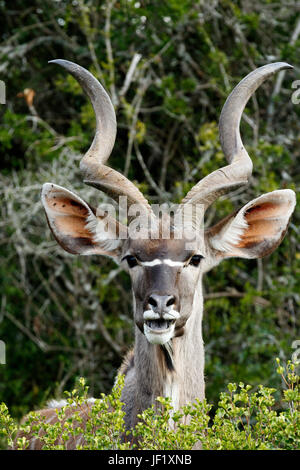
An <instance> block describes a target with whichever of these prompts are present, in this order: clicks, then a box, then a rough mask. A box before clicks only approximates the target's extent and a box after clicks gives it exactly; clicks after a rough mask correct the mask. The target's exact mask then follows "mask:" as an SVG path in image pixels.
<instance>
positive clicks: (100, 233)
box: [42, 60, 295, 345]
mask: <svg viewBox="0 0 300 470" xmlns="http://www.w3.org/2000/svg"><path fill="white" fill-rule="evenodd" d="M52 62H54V63H56V64H58V65H61V66H62V67H64V68H65V69H66V70H67V71H68V72H70V73H71V74H72V75H73V76H74V77H75V79H76V80H77V81H78V82H79V83H80V85H81V86H82V88H83V90H84V91H85V93H86V94H87V95H88V97H89V98H90V100H91V102H92V105H93V108H94V111H95V115H96V133H95V137H94V140H93V142H92V145H91V147H90V148H89V150H88V151H87V153H86V154H85V155H84V157H83V159H82V161H81V164H80V168H81V170H82V172H83V177H84V182H85V183H86V184H88V185H91V186H94V187H96V188H97V189H100V190H101V191H103V192H105V193H107V194H108V195H109V196H110V197H112V198H113V199H115V200H116V201H118V202H119V200H120V199H122V200H124V199H125V200H126V204H127V209H128V210H127V221H128V222H129V225H126V224H123V223H121V222H120V221H117V219H116V218H115V217H113V216H112V215H110V214H109V213H108V212H107V211H105V210H103V209H101V207H100V208H99V209H98V210H97V211H96V210H95V209H94V208H92V207H91V206H90V205H89V204H88V203H86V202H85V201H83V200H82V199H81V198H80V197H78V196H77V195H75V194H74V193H72V192H70V191H68V190H67V189H64V188H62V187H59V186H57V185H55V184H51V183H46V184H44V186H43V190H42V202H43V205H44V208H45V211H46V216H47V220H48V223H49V226H50V228H51V230H52V232H53V235H54V237H55V238H56V240H57V241H58V243H59V244H60V245H61V246H62V247H63V248H64V249H65V250H67V251H68V252H70V253H73V254H81V255H91V254H98V255H105V256H110V257H112V258H114V259H115V260H116V261H117V262H118V263H121V265H122V266H123V267H124V268H125V269H126V270H128V272H129V274H130V277H131V280H132V289H133V298H134V318H135V323H136V325H137V326H138V328H139V330H140V331H141V332H142V333H143V334H144V335H145V336H146V338H147V340H148V341H149V342H150V343H154V344H161V345H162V344H166V343H168V342H169V341H170V340H171V339H172V338H173V337H176V336H180V335H183V334H184V332H185V329H184V327H185V325H186V322H187V320H188V318H189V316H190V315H191V313H192V312H193V310H194V304H195V303H196V302H199V292H201V279H202V275H203V273H204V272H207V271H208V270H209V269H211V268H212V267H214V266H216V265H217V264H218V263H219V262H220V261H221V260H223V259H224V258H228V257H241V258H249V259H250V258H261V257H263V256H265V255H267V254H269V253H271V252H272V251H273V250H274V249H275V248H276V247H277V246H278V245H279V244H280V242H281V240H282V239H283V237H284V235H285V232H286V230H287V226H288V223H289V219H290V217H291V214H292V212H293V210H294V207H295V193H294V192H293V191H291V190H289V189H285V190H278V191H273V192H271V193H267V194H264V195H262V196H260V197H258V198H257V199H254V200H252V201H251V202H249V203H248V204H246V205H245V206H244V207H242V208H241V209H239V210H237V211H236V212H234V213H233V214H231V215H229V216H228V217H226V218H225V219H223V220H221V221H220V222H219V223H218V224H216V225H215V226H213V227H211V228H209V229H206V230H202V229H201V227H202V221H203V216H204V213H205V210H206V209H207V208H208V207H209V206H210V205H211V204H212V203H213V202H214V201H215V200H216V199H217V198H218V197H219V196H221V195H223V194H225V193H227V192H229V191H232V190H234V189H237V188H239V187H242V186H244V185H246V184H247V183H248V180H249V177H250V176H251V173H252V161H251V159H250V157H249V155H248V153H247V151H246V149H245V148H244V146H243V143H242V140H241V137H240V131H239V127H240V119H241V116H242V113H243V110H244V107H245V106H246V103H247V102H248V100H249V98H250V97H251V95H252V94H253V93H254V92H255V91H256V89H257V88H258V87H259V86H260V85H261V84H262V83H263V82H264V81H265V80H266V79H267V78H268V77H270V76H271V75H273V74H274V73H275V72H277V71H279V70H282V69H286V68H291V66H289V65H288V64H286V63H281V62H280V63H273V64H269V65H265V66H263V67H260V68H259V69H257V70H254V71H253V72H251V73H250V74H249V75H247V76H246V77H245V78H244V79H243V80H242V81H241V82H240V83H239V84H238V85H237V86H236V87H235V88H234V90H233V91H232V93H231V94H230V95H229V97H228V99H227V101H226V103H225V105H224V107H223V110H222V113H221V117H220V123H219V128H220V141H221V145H222V149H223V152H224V154H225V157H226V159H227V161H228V165H227V166H225V167H223V168H221V169H218V170H216V171H214V172H213V173H211V174H209V175H208V176H206V177H205V178H203V179H202V180H201V181H200V182H198V183H197V184H196V185H195V186H194V187H193V188H192V189H191V190H190V191H189V192H188V194H187V195H186V196H185V198H184V199H183V201H182V202H181V204H180V206H179V207H178V208H177V210H176V212H175V214H173V216H172V217H171V216H168V215H166V214H165V215H163V216H162V217H157V216H156V215H155V214H154V211H153V210H152V209H151V207H150V205H149V203H148V201H147V200H146V199H145V197H144V196H143V195H142V193H141V192H140V191H139V189H138V188H137V187H136V186H135V185H134V184H133V183H131V182H130V181H129V180H128V179H127V178H125V176H123V175H121V174H120V173H119V172H117V171H115V170H113V169H111V168H109V167H107V166H105V163H106V161H107V159H108V157H109V155H110V153H111V151H112V148H113V145H114V142H115V137H116V117H115V112H114V108H113V106H112V103H111V101H110V99H109V97H108V95H107V93H106V92H105V90H104V89H103V87H102V86H101V85H100V83H99V82H98V81H97V80H96V79H95V78H94V77H93V76H92V75H91V74H90V73H89V72H88V71H87V70H85V69H84V68H82V67H80V66H79V65H76V64H74V63H72V62H68V61H65V60H55V61H52ZM137 214H138V215H137ZM132 227H133V228H134V230H132V229H131V228H132ZM166 227H167V230H166ZM197 293H198V297H197Z"/></svg>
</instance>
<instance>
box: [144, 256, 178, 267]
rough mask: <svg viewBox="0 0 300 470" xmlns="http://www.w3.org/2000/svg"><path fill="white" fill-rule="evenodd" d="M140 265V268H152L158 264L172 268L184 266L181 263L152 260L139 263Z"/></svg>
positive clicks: (169, 260) (167, 260)
mask: <svg viewBox="0 0 300 470" xmlns="http://www.w3.org/2000/svg"><path fill="white" fill-rule="evenodd" d="M140 264H141V265H142V266H147V267H152V266H157V265H158V264H166V265H168V266H171V267H172V268H173V267H175V266H184V264H185V263H184V262H183V261H173V260H171V259H158V258H156V259H154V260H152V261H141V262H140Z"/></svg>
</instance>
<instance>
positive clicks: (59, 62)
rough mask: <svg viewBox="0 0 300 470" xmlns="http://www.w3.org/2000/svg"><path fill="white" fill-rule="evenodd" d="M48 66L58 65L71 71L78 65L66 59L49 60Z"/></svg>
mask: <svg viewBox="0 0 300 470" xmlns="http://www.w3.org/2000/svg"><path fill="white" fill-rule="evenodd" d="M48 64H57V65H61V66H62V67H64V68H65V69H69V68H70V67H71V66H73V65H76V64H74V63H73V62H70V61H69V60H64V59H53V60H48Z"/></svg>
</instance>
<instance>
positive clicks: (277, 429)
mask: <svg viewBox="0 0 300 470" xmlns="http://www.w3.org/2000/svg"><path fill="white" fill-rule="evenodd" d="M277 362H278V368H277V373H278V374H279V375H281V377H282V384H283V388H284V389H283V390H282V391H281V404H280V406H281V409H280V410H278V409H277V407H278V404H276V401H275V398H274V394H275V393H276V389H274V388H268V387H264V386H262V385H261V386H259V388H258V389H257V391H254V392H251V391H250V390H251V386H249V385H245V384H243V383H239V384H238V385H237V384H234V383H231V384H229V385H228V390H227V391H226V392H223V393H221V395H220V400H219V403H218V407H217V409H216V411H215V413H214V416H213V417H211V416H210V413H211V410H212V406H211V405H210V404H208V403H207V402H206V400H204V401H203V402H199V401H197V402H196V403H192V404H191V403H190V404H187V405H186V406H184V407H182V409H180V410H179V411H174V410H173V408H172V406H171V403H170V399H169V398H162V397H158V398H157V401H158V403H159V406H158V409H156V408H155V407H154V406H152V407H151V408H149V409H147V410H145V411H144V412H143V413H142V414H141V415H140V416H139V418H140V421H139V422H138V424H137V425H136V427H135V428H134V429H133V430H132V431H131V432H130V434H129V433H128V432H127V433H126V432H125V426H124V414H125V413H124V411H123V410H122V402H121V393H122V388H123V385H124V376H121V375H120V376H118V377H117V381H116V384H115V386H114V388H113V390H112V392H111V393H110V394H108V395H105V394H102V396H101V398H100V399H97V400H96V401H95V404H94V405H93V406H92V407H91V409H90V411H89V416H88V421H87V423H86V425H85V426H84V428H83V429H82V428H81V427H80V423H81V421H82V418H81V417H80V414H79V412H80V409H81V408H82V406H84V403H85V402H86V400H87V396H88V387H87V386H86V384H85V380H84V379H80V381H79V387H78V388H76V389H75V390H73V392H72V393H67V396H68V398H67V403H68V404H67V405H66V406H64V407H62V408H61V409H58V410H57V411H56V413H57V418H58V419H57V422H56V423H54V424H51V423H47V422H45V420H43V419H42V418H41V417H40V416H39V414H38V412H32V413H30V415H28V417H27V419H26V422H25V423H24V424H22V425H17V424H16V423H15V422H14V420H13V419H12V418H11V416H10V414H9V412H8V409H7V407H6V405H5V404H4V403H2V404H1V406H0V426H1V427H0V437H2V438H3V440H4V441H5V442H6V444H8V445H9V446H11V445H12V443H13V440H14V438H15V435H16V433H17V431H23V433H24V436H23V437H21V438H18V439H17V447H18V449H26V447H27V446H28V441H27V440H26V434H27V435H28V433H29V432H30V433H31V435H33V436H37V435H38V432H39V431H40V429H43V430H44V431H45V433H44V436H43V437H41V438H40V439H41V440H42V448H43V449H47V450H54V449H56V450H59V449H64V448H65V444H66V442H67V441H68V440H69V439H70V437H72V436H76V435H78V434H82V435H83V437H84V443H83V444H80V445H78V446H77V449H78V450H81V449H93V450H104V449H106V450H107V449H121V450H125V449H134V448H139V449H148V450H180V449H186V450H189V449H192V448H193V447H194V446H195V444H196V443H197V442H199V441H200V442H201V445H202V448H203V449H204V450H221V449H222V450H236V449H239V450H267V449H269V450H270V449H284V450H296V449H299V444H300V393H299V376H298V375H297V373H296V364H295V363H293V362H291V361H289V362H288V363H287V366H286V368H284V367H283V366H281V364H280V362H279V359H277ZM70 407H74V408H73V409H74V410H75V411H73V409H72V415H71V416H70V417H67V411H68V410H69V411H70ZM126 434H127V438H125V440H124V435H126ZM58 438H60V439H59V441H58ZM132 438H135V440H134V439H132ZM81 442H83V441H81ZM133 442H137V444H136V443H133Z"/></svg>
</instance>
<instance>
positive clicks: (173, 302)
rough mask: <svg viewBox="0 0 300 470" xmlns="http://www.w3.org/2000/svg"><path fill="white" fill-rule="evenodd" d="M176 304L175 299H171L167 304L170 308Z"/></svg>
mask: <svg viewBox="0 0 300 470" xmlns="http://www.w3.org/2000/svg"><path fill="white" fill-rule="evenodd" d="M174 304H175V297H171V298H170V299H169V300H168V302H167V304H166V305H167V307H170V306H171V305H174Z"/></svg>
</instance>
